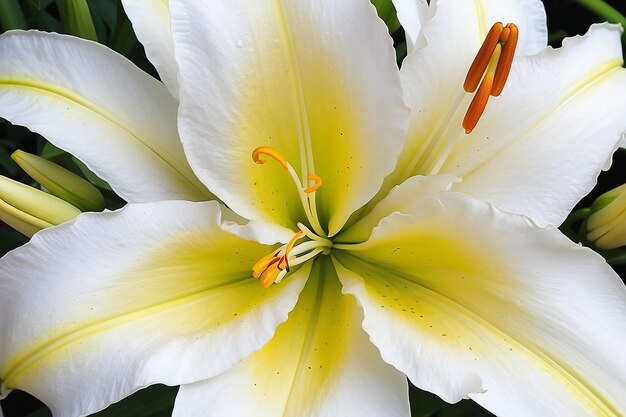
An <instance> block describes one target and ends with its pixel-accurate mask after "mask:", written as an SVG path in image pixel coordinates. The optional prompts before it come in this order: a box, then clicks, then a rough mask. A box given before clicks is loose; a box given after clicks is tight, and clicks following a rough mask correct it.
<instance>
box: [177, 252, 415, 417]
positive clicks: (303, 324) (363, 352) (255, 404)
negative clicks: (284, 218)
mask: <svg viewBox="0 0 626 417" xmlns="http://www.w3.org/2000/svg"><path fill="white" fill-rule="evenodd" d="M362 318H363V313H362V312H361V310H360V308H359V307H358V305H357V304H356V302H355V300H354V299H353V298H352V297H345V296H343V295H341V284H340V283H339V280H338V279H337V275H336V274H335V272H334V270H333V267H332V264H331V263H330V262H329V260H320V261H316V262H315V265H314V267H313V269H312V273H311V276H310V278H309V280H308V281H307V285H306V286H305V289H304V290H303V291H302V293H301V295H300V300H299V301H298V304H297V306H296V308H295V309H294V310H293V311H292V312H291V313H290V314H289V319H288V320H287V322H285V323H283V324H282V325H281V326H280V327H279V328H278V330H277V331H276V335H275V336H274V338H273V339H272V340H271V341H270V342H269V343H268V344H267V345H266V346H265V347H264V348H263V349H261V350H260V351H258V352H256V353H255V354H253V355H252V356H250V357H249V358H247V359H245V360H243V361H242V362H240V363H239V364H237V365H236V366H235V367H233V368H232V369H230V370H229V371H227V372H226V373H224V374H222V375H219V376H217V377H215V378H213V379H211V380H208V381H203V382H198V383H196V384H192V385H184V386H182V387H181V388H180V391H179V393H178V396H177V398H176V405H175V407H174V413H173V416H174V417H194V416H198V415H215V416H222V415H224V416H226V415H229V416H239V417H244V416H254V417H257V416H258V417H263V416H267V417H274V416H310V417H314V416H355V417H357V416H359V417H360V416H371V417H378V416H383V415H384V416H390V417H391V416H409V414H410V413H409V401H408V392H407V381H406V377H405V376H404V375H403V374H402V373H401V372H399V371H397V370H395V369H394V368H393V367H391V366H390V365H388V364H386V363H385V362H383V360H382V359H381V357H380V354H379V352H378V350H377V349H376V348H375V347H374V346H373V345H372V344H371V343H370V342H369V341H368V338H367V334H366V333H365V332H364V331H363V330H362V329H361V326H360V323H361V320H362Z"/></svg>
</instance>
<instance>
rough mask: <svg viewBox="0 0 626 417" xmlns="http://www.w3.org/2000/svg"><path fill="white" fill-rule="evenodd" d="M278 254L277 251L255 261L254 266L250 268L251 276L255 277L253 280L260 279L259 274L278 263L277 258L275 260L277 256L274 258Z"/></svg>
mask: <svg viewBox="0 0 626 417" xmlns="http://www.w3.org/2000/svg"><path fill="white" fill-rule="evenodd" d="M278 252H279V251H276V252H274V253H270V254H269V255H265V256H264V257H262V258H261V259H259V260H258V261H257V263H255V264H254V266H253V267H252V276H253V277H255V278H258V277H260V276H261V274H262V273H263V272H264V271H265V270H266V269H267V268H269V267H270V266H271V265H273V264H274V263H276V262H278V261H279V258H277V256H276V255H278Z"/></svg>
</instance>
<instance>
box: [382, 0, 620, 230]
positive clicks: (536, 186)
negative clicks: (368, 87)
mask: <svg viewBox="0 0 626 417" xmlns="http://www.w3.org/2000/svg"><path fill="white" fill-rule="evenodd" d="M439 3H440V4H439V6H438V9H437V14H436V15H435V17H434V18H433V19H432V20H431V21H429V22H428V23H427V25H426V26H425V28H424V31H425V34H426V37H427V38H428V39H429V44H428V46H427V47H426V48H423V49H422V50H420V51H416V52H415V53H413V54H411V55H410V56H408V57H407V59H406V60H405V61H404V63H403V66H402V70H401V74H402V80H403V84H404V86H405V98H406V101H407V104H408V105H409V107H410V108H411V109H412V113H411V127H410V132H409V136H408V142H407V145H406V147H405V149H404V150H403V152H402V155H401V157H400V160H399V163H398V168H397V169H396V171H395V173H394V174H393V175H392V176H391V177H390V179H389V180H388V181H387V184H386V188H390V187H391V186H393V185H394V184H395V183H398V182H401V181H403V180H404V179H405V178H407V177H408V176H410V175H415V174H423V175H428V174H436V173H452V174H455V175H457V176H459V177H461V178H463V182H462V183H460V184H458V185H457V186H455V187H454V189H456V190H459V191H462V192H465V193H467V194H470V195H472V196H474V197H476V198H478V199H481V200H484V201H487V202H489V203H492V204H495V205H497V206H498V207H500V208H502V209H504V210H507V211H511V212H515V213H519V214H524V215H527V216H529V217H531V218H533V220H535V221H536V222H538V223H539V224H541V225H545V224H553V225H558V224H560V223H561V222H562V221H563V220H564V219H565V217H566V215H567V214H568V213H569V212H570V211H571V209H572V207H573V206H574V204H575V203H576V202H578V201H579V200H580V198H582V197H583V196H584V195H586V194H587V193H588V192H589V191H590V190H591V188H592V187H593V185H594V184H595V179H596V178H597V175H598V174H599V172H600V170H601V169H605V168H606V166H607V160H608V159H609V158H610V155H611V154H612V152H613V151H614V149H615V148H616V146H617V143H618V142H619V140H620V138H621V137H622V133H623V132H624V130H626V122H624V119H623V117H621V113H620V109H622V108H623V107H624V106H626V75H625V74H626V71H624V70H623V69H622V68H621V65H622V62H623V61H622V49H621V43H620V34H621V32H620V30H619V29H618V27H617V26H611V25H598V26H593V27H592V29H591V30H590V31H589V33H588V34H587V35H585V36H583V37H577V38H573V39H566V40H565V42H564V46H563V48H559V49H556V50H554V49H551V48H547V49H545V50H543V51H541V52H540V53H538V54H536V55H532V56H520V55H521V54H522V50H520V51H518V53H517V56H516V57H515V58H514V60H513V65H512V70H511V74H510V76H509V78H508V82H507V83H506V85H505V86H504V91H503V92H502V95H501V96H499V97H492V98H491V100H490V101H489V103H488V104H487V108H486V110H485V113H484V114H483V116H482V118H481V119H480V120H479V122H478V125H477V127H476V129H474V131H473V132H472V133H471V134H470V135H467V134H465V132H464V130H463V128H462V127H461V125H462V121H463V117H464V115H465V112H466V110H467V109H468V106H469V103H470V100H471V99H472V95H470V94H467V93H465V91H464V90H463V88H462V85H463V80H464V78H465V76H466V74H467V71H468V69H469V67H470V63H471V60H472V59H473V57H474V54H475V53H476V52H477V51H478V47H479V43H476V44H473V43H472V42H466V45H464V46H463V47H462V50H460V51H459V49H460V48H461V47H460V46H459V45H457V44H455V43H454V42H453V41H452V40H451V39H450V37H453V38H455V37H456V36H457V31H456V30H455V31H450V30H449V27H450V26H449V25H450V21H449V20H450V18H451V17H454V18H453V19H452V20H453V21H457V20H458V21H459V22H461V21H462V20H463V19H466V16H461V15H458V13H459V10H457V9H456V7H455V6H454V7H452V6H451V5H448V3H447V2H439ZM514 19H515V16H502V18H501V19H499V20H501V21H503V22H505V23H506V22H509V21H510V22H514V23H515V24H517V25H518V27H519V34H520V44H519V45H520V48H522V49H523V42H524V39H525V37H526V38H527V37H528V34H527V33H526V31H527V30H529V27H530V26H532V25H530V23H529V22H528V21H526V22H517V21H515V20H514ZM491 23H494V22H493V21H488V24H491ZM483 36H484V35H483ZM475 37H476V36H473V37H471V36H468V38H469V39H470V40H471V39H474V38H475ZM449 43H452V44H453V45H455V48H456V49H451V46H450V45H449ZM535 43H536V44H537V45H539V42H538V41H537V42H534V43H533V44H535ZM468 48H469V49H470V51H471V52H465V50H466V49H468ZM453 61H454V62H453ZM458 61H463V62H462V65H458V64H457V62H458Z"/></svg>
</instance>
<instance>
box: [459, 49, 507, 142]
mask: <svg viewBox="0 0 626 417" xmlns="http://www.w3.org/2000/svg"><path fill="white" fill-rule="evenodd" d="M501 52H502V46H500V44H498V45H496V49H495V50H494V51H493V56H492V57H491V61H490V63H489V68H488V69H487V74H486V75H485V78H483V81H482V83H480V87H479V88H478V91H477V92H476V94H475V95H474V98H473V99H472V103H471V104H470V106H469V108H468V109H467V113H466V114H465V118H464V119H463V128H464V129H465V133H467V134H469V133H471V132H472V130H474V128H475V127H476V124H477V123H478V120H480V117H481V116H482V115H483V112H484V111H485V107H486V106H487V102H488V101H489V96H490V95H491V91H492V88H493V80H494V72H495V68H496V65H497V63H498V61H499V60H500V54H501Z"/></svg>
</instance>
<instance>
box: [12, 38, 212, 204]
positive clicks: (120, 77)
mask: <svg viewBox="0 0 626 417" xmlns="http://www.w3.org/2000/svg"><path fill="white" fill-rule="evenodd" d="M0 55H1V56H2V57H3V58H2V66H1V67H0V116H2V117H4V118H6V119H8V120H9V121H11V122H12V123H15V124H19V125H24V126H27V127H28V128H29V129H31V130H33V131H35V132H37V133H40V134H42V135H44V136H45V137H46V138H47V139H49V140H50V141H51V142H52V143H54V144H55V145H57V146H58V147H60V148H62V149H65V150H66V151H68V152H70V153H72V154H73V155H75V156H76V157H77V158H79V159H81V160H82V161H83V162H85V163H86V164H87V165H88V166H89V168H91V169H92V170H93V171H94V172H95V173H96V174H97V175H98V176H100V177H101V178H103V179H104V180H106V181H107V182H109V184H111V186H112V187H113V189H114V190H115V192H116V193H117V194H119V195H120V196H121V197H122V198H124V199H126V200H127V201H129V202H143V201H156V200H163V199H189V200H204V199H207V198H210V196H211V194H210V193H209V192H208V191H207V190H206V188H205V187H204V186H203V185H202V184H201V183H200V182H199V181H198V180H197V178H196V177H195V175H194V173H193V172H192V171H191V168H190V167H189V165H188V164H187V161H186V159H185V156H184V153H183V150H182V147H181V144H180V141H179V139H178V133H177V130H176V106H177V104H176V101H175V100H174V99H172V97H171V96H170V95H169V94H168V92H167V90H166V89H165V88H164V87H163V85H162V84H161V83H159V82H158V81H157V80H155V79H153V78H152V77H150V76H149V75H147V74H145V73H144V72H143V71H141V70H139V69H138V68H137V67H135V65H134V64H132V63H131V62H130V61H128V60H127V59H126V58H124V57H122V56H121V55H118V54H117V53H115V52H113V51H111V50H110V49H108V48H106V47H105V46H103V45H100V44H97V43H95V42H90V41H85V40H82V39H78V38H75V37H71V36H64V35H58V34H53V33H41V32H35V31H29V32H22V31H11V32H8V33H6V34H3V35H2V36H1V37H0Z"/></svg>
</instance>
